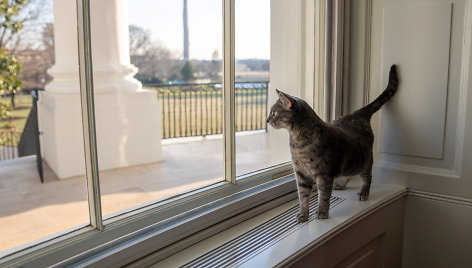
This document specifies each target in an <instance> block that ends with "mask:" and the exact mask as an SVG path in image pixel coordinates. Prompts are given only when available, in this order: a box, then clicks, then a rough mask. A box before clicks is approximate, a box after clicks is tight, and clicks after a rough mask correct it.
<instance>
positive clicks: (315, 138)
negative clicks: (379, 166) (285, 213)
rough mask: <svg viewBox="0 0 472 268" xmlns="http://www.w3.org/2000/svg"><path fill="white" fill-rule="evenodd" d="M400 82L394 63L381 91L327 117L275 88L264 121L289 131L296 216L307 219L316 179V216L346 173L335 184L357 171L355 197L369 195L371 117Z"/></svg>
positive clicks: (322, 216) (325, 207) (320, 216)
mask: <svg viewBox="0 0 472 268" xmlns="http://www.w3.org/2000/svg"><path fill="white" fill-rule="evenodd" d="M398 83H399V80H398V76H397V70H396V67H395V65H393V66H392V67H391V68H390V74H389V82H388V85H387V88H386V89H385V90H384V92H383V93H382V94H381V95H380V96H379V97H377V98H376V99H375V100H374V101H373V102H372V103H370V104H368V105H367V106H365V107H363V108H361V109H359V110H357V111H355V112H353V113H352V114H349V115H346V116H343V117H342V118H340V119H337V120H334V121H333V122H331V123H326V122H323V120H321V119H320V118H319V117H318V115H317V114H316V113H315V112H314V111H313V109H312V108H311V107H310V106H309V105H308V104H307V103H306V102H305V101H304V100H302V99H299V98H296V97H293V96H290V95H288V94H285V93H283V92H281V91H278V90H277V93H278V95H279V99H278V100H277V102H276V103H275V104H274V105H273V106H272V108H271V111H270V114H269V116H268V118H267V123H268V124H269V125H271V126H272V127H274V128H285V129H287V130H288V132H289V134H290V152H291V154H292V162H293V168H294V171H295V175H296V181H297V186H298V195H299V201H300V211H299V213H298V215H297V220H298V221H299V222H303V221H306V220H307V219H308V214H309V211H308V204H309V199H310V195H311V192H312V189H313V184H314V183H315V182H316V185H317V188H318V212H317V218H318V219H325V218H327V217H328V211H329V199H330V197H331V192H332V190H333V185H335V187H336V188H337V189H341V188H343V187H344V186H345V184H346V183H347V179H344V181H342V182H339V183H336V184H335V183H334V182H335V178H346V177H347V178H349V177H350V176H354V175H360V176H361V178H362V187H361V190H360V192H359V194H358V195H359V199H360V200H361V201H364V200H367V198H368V197H369V190H370V183H371V180H372V163H373V159H372V146H373V143H374V135H373V132H372V128H371V125H370V119H371V117H372V115H373V114H374V113H375V112H376V111H378V110H379V109H380V108H381V107H382V105H383V104H385V103H386V102H387V101H388V100H389V99H390V98H391V97H392V96H393V95H394V94H395V92H396V91H397V88H398Z"/></svg>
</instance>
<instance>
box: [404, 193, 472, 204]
mask: <svg viewBox="0 0 472 268" xmlns="http://www.w3.org/2000/svg"><path fill="white" fill-rule="evenodd" d="M408 196H412V197H418V198H424V199H430V200H434V201H439V202H446V203H450V204H455V205H462V206H468V207H472V199H470V198H465V197H459V196H452V195H445V194H437V193H432V192H425V191H419V190H414V189H408Z"/></svg>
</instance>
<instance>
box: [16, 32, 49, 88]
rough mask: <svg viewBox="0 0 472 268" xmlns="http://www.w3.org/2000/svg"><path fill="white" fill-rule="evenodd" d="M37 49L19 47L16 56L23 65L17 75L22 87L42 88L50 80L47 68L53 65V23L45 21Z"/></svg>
mask: <svg viewBox="0 0 472 268" xmlns="http://www.w3.org/2000/svg"><path fill="white" fill-rule="evenodd" d="M41 36H42V40H41V42H40V43H39V44H38V45H40V48H38V49H29V48H27V49H21V50H17V51H16V56H17V57H18V59H19V61H20V62H21V64H22V65H23V69H22V71H21V73H20V75H19V77H20V79H21V80H22V81H23V88H44V86H45V85H46V84H47V83H49V82H50V81H51V80H52V77H51V76H50V75H49V74H48V73H47V70H48V69H49V68H51V67H52V66H53V65H54V25H53V24H52V23H46V24H45V25H44V26H43V29H42V31H41Z"/></svg>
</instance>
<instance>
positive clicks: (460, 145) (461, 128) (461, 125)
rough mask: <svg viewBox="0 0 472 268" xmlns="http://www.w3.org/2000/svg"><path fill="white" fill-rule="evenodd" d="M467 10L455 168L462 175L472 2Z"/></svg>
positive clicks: (471, 36)
mask: <svg viewBox="0 0 472 268" xmlns="http://www.w3.org/2000/svg"><path fill="white" fill-rule="evenodd" d="M465 5H466V12H465V18H464V29H463V41H462V59H463V60H462V66H461V77H460V82H459V106H458V111H457V128H456V131H457V133H456V150H455V157H454V169H455V170H456V171H457V173H458V176H459V177H460V175H461V171H462V157H463V151H464V139H465V137H464V132H465V118H466V113H467V90H468V87H469V73H470V63H471V62H470V50H471V48H472V46H471V43H472V42H471V41H472V32H471V31H472V4H471V3H470V1H466V3H465Z"/></svg>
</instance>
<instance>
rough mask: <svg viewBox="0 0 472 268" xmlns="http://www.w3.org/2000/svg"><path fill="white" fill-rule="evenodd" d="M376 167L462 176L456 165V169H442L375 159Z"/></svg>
mask: <svg viewBox="0 0 472 268" xmlns="http://www.w3.org/2000/svg"><path fill="white" fill-rule="evenodd" d="M456 166H457V165H456ZM374 168H385V169H392V170H398V171H404V172H411V173H420V174H426V175H433V176H440V177H448V178H454V179H460V178H461V176H460V173H459V172H458V170H457V169H456V168H457V167H454V169H442V168H432V167H426V166H419V165H411V164H405V163H399V162H388V161H374Z"/></svg>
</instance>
